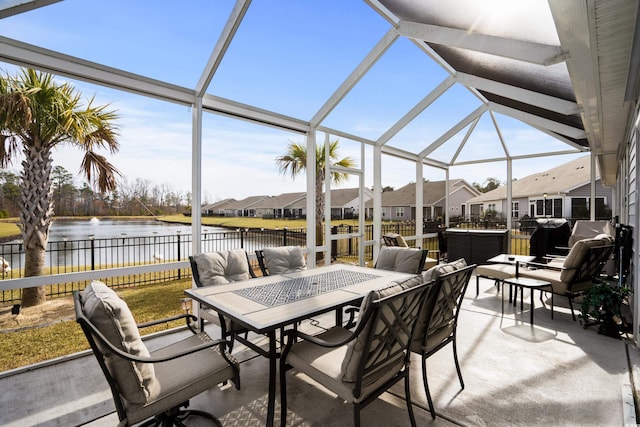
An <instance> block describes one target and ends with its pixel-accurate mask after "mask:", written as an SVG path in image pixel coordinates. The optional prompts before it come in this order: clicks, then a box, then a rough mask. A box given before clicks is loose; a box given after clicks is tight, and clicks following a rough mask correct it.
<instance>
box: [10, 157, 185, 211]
mask: <svg viewBox="0 0 640 427" xmlns="http://www.w3.org/2000/svg"><path fill="white" fill-rule="evenodd" d="M21 184H22V179H21V177H20V175H18V174H16V173H14V172H12V171H10V170H7V169H2V170H0V217H3V218H6V217H17V216H18V215H19V214H20V189H21ZM52 184H53V185H52V194H53V209H54V213H55V215H56V216H118V215H122V216H125V215H172V214H180V213H183V212H185V211H187V210H189V208H190V206H191V193H190V192H181V191H178V190H175V189H173V188H172V187H171V186H170V185H168V184H154V183H152V182H151V181H149V180H146V179H140V178H137V179H135V180H134V181H132V182H128V181H127V180H126V178H121V179H120V180H119V182H118V188H117V190H114V191H111V192H108V193H100V192H96V191H94V189H93V188H92V187H91V186H90V185H89V183H87V182H82V183H80V184H78V183H76V180H75V179H74V175H73V174H72V173H70V172H69V171H68V170H67V169H65V168H64V167H62V166H55V167H54V168H53V171H52Z"/></svg>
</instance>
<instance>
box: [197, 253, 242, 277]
mask: <svg viewBox="0 0 640 427" xmlns="http://www.w3.org/2000/svg"><path fill="white" fill-rule="evenodd" d="M193 258H194V260H195V261H196V265H197V266H198V275H199V276H200V283H201V284H202V286H211V285H223V284H225V283H231V282H238V281H240V280H249V279H250V278H251V274H250V273H249V263H248V262H247V254H246V253H245V251H244V249H234V250H231V251H220V252H208V253H203V254H198V255H194V256H193Z"/></svg>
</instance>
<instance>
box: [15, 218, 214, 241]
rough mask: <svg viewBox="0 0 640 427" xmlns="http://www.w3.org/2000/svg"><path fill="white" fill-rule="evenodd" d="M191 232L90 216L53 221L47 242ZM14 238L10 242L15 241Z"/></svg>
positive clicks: (205, 229)
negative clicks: (86, 218)
mask: <svg viewBox="0 0 640 427" xmlns="http://www.w3.org/2000/svg"><path fill="white" fill-rule="evenodd" d="M218 231H226V229H224V228H221V227H212V226H205V227H202V232H203V233H205V232H218ZM178 232H180V233H181V234H182V235H186V234H191V226H190V225H184V224H171V223H167V222H162V221H155V220H146V219H143V220H137V219H136V220H112V219H102V220H100V219H98V218H92V219H90V220H62V221H54V222H53V223H52V224H51V229H50V230H49V242H58V241H63V240H65V239H66V240H83V239H88V238H90V236H93V237H94V238H95V239H110V238H115V237H123V235H124V236H126V237H147V236H156V235H159V236H166V235H175V234H177V233H178ZM16 242H18V240H14V241H12V242H10V243H16Z"/></svg>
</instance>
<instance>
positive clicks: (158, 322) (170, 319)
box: [137, 313, 198, 329]
mask: <svg viewBox="0 0 640 427" xmlns="http://www.w3.org/2000/svg"><path fill="white" fill-rule="evenodd" d="M180 319H187V322H188V321H189V320H193V321H194V322H197V321H198V318H197V317H196V316H194V315H193V314H187V313H182V314H176V315H175V316H171V317H167V318H164V319H158V320H152V321H150V322H144V323H138V325H137V326H138V329H143V328H148V327H149V326H155V325H161V324H163V323H168V322H173V321H174V320H180Z"/></svg>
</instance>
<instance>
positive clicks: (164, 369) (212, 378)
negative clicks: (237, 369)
mask: <svg viewBox="0 0 640 427" xmlns="http://www.w3.org/2000/svg"><path fill="white" fill-rule="evenodd" d="M207 342H211V338H210V337H209V336H208V335H207V334H206V333H204V332H202V333H199V334H196V335H189V336H188V337H187V338H185V339H183V340H181V341H177V342H175V343H172V344H169V345H168V346H166V347H163V348H160V349H157V350H154V351H152V352H151V356H152V357H166V356H169V355H172V354H176V353H180V352H182V351H185V350H187V349H189V348H193V347H195V346H198V345H201V344H203V343H207ZM154 366H155V372H156V379H157V381H158V383H160V388H161V393H160V395H159V396H158V397H157V398H156V399H155V400H150V401H149V402H147V403H144V404H126V407H127V420H128V421H129V424H130V425H133V424H135V423H138V422H140V421H142V420H145V419H147V418H150V417H152V416H154V415H155V414H157V413H158V411H159V410H164V409H163V408H171V407H174V406H177V405H179V404H181V403H182V402H186V401H187V400H189V399H191V398H192V397H193V396H195V395H197V394H200V393H202V392H204V391H206V390H209V389H211V388H213V387H215V386H216V385H217V384H220V383H221V382H223V381H226V380H228V379H230V378H233V377H234V376H235V373H234V371H233V367H232V365H230V364H229V363H227V361H226V360H224V358H223V357H222V356H221V355H220V353H219V352H218V351H217V350H216V349H215V347H214V348H212V349H207V350H202V351H197V352H195V353H191V354H188V355H186V356H184V357H179V358H177V359H173V360H169V361H166V362H160V363H156V364H154Z"/></svg>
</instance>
